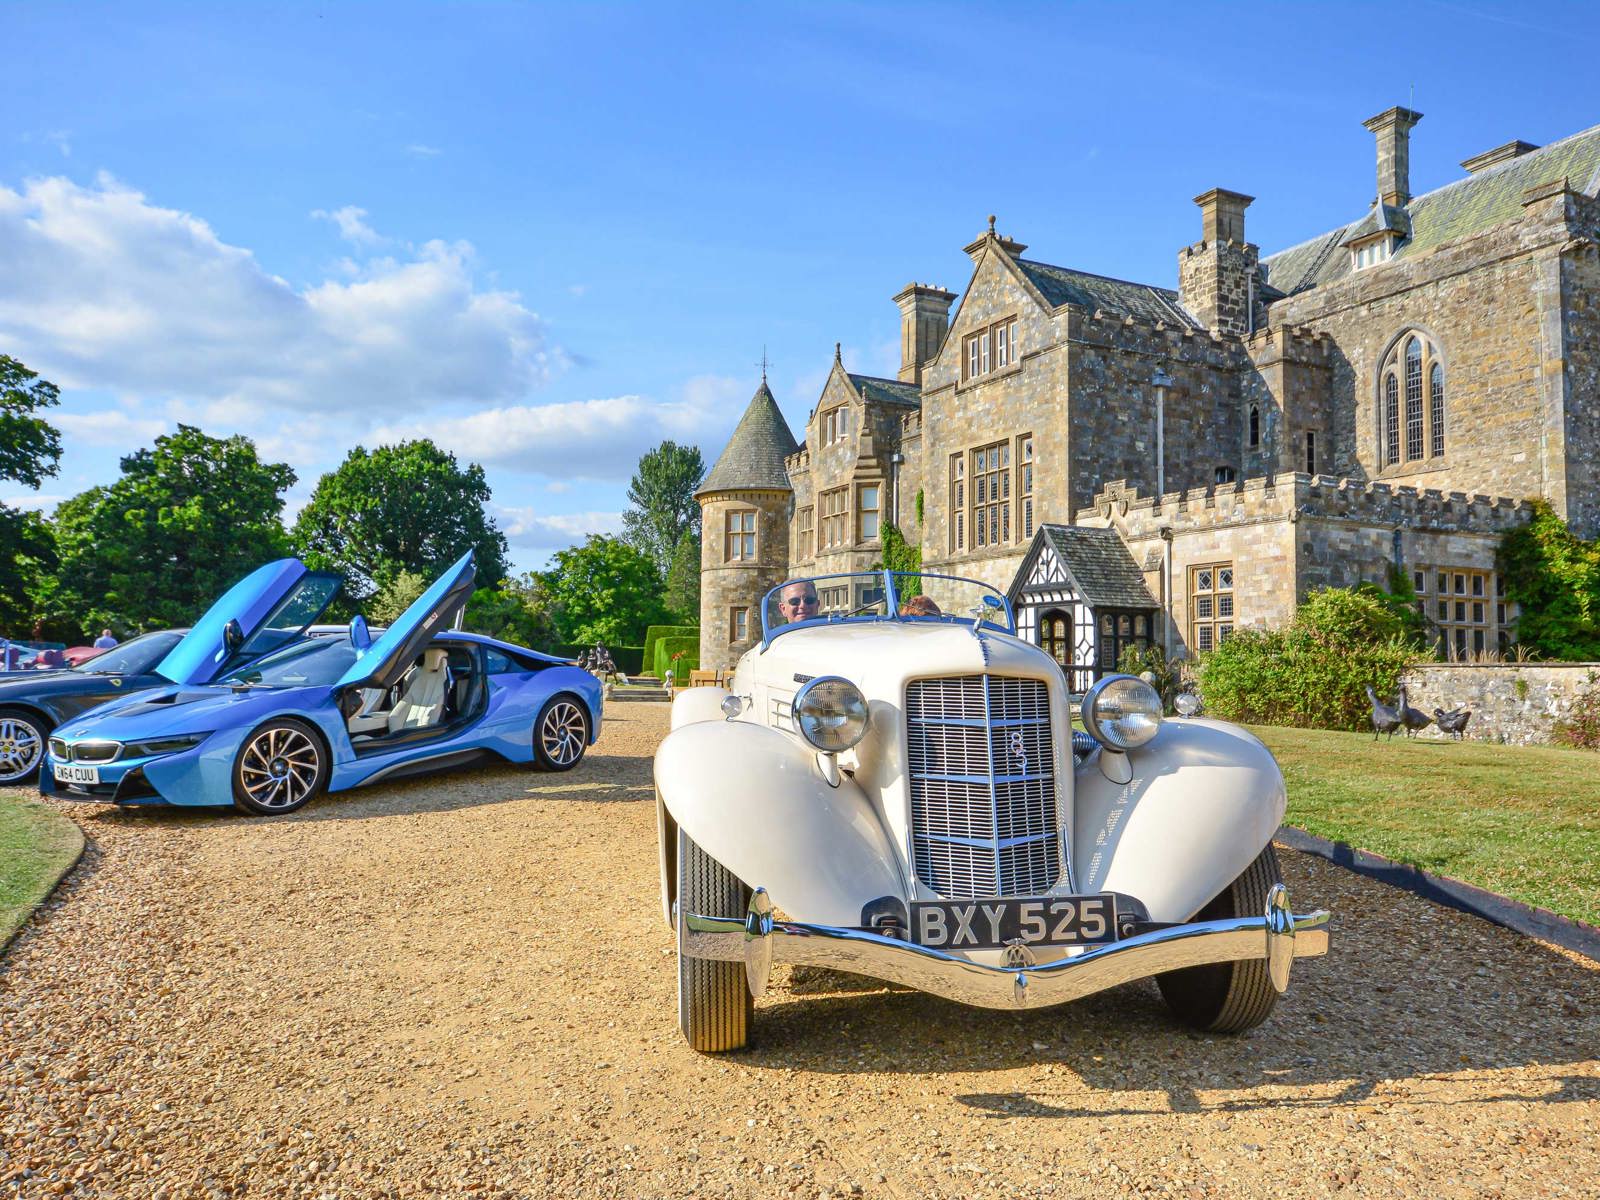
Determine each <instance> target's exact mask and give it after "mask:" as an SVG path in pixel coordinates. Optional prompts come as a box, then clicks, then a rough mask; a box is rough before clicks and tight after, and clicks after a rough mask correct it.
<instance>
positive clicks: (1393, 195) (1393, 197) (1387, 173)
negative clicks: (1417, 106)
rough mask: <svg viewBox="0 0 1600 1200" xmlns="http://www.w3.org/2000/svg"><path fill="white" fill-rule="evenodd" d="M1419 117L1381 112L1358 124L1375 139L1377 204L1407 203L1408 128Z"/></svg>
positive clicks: (1402, 111) (1393, 110)
mask: <svg viewBox="0 0 1600 1200" xmlns="http://www.w3.org/2000/svg"><path fill="white" fill-rule="evenodd" d="M1420 120H1422V114H1421V113H1419V112H1412V111H1411V110H1410V109H1409V108H1400V107H1399V106H1396V107H1394V108H1390V109H1385V110H1384V111H1383V112H1381V113H1379V114H1378V115H1377V116H1375V117H1368V118H1367V119H1366V120H1365V121H1363V122H1362V124H1363V125H1365V126H1366V127H1367V128H1368V129H1370V130H1372V132H1373V133H1375V134H1376V135H1377V137H1378V201H1379V202H1380V203H1382V204H1387V205H1390V206H1392V207H1395V208H1404V207H1405V206H1406V205H1407V204H1409V203H1411V127H1412V126H1413V125H1415V124H1416V123H1417V122H1418V121H1420Z"/></svg>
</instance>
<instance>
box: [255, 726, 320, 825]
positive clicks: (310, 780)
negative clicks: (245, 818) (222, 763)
mask: <svg viewBox="0 0 1600 1200" xmlns="http://www.w3.org/2000/svg"><path fill="white" fill-rule="evenodd" d="M321 769H322V756H321V754H320V753H319V751H318V749H317V744H316V743H315V742H314V741H312V740H311V738H310V737H309V736H307V735H306V734H304V733H301V732H300V731H299V730H298V729H284V728H281V727H280V728H276V729H264V730H262V731H261V732H260V733H258V734H257V735H256V736H255V737H254V738H252V739H251V740H250V744H249V745H248V746H246V747H245V750H244V755H243V757H242V758H241V759H240V760H239V783H240V785H241V786H242V787H243V788H244V791H245V795H246V796H248V797H249V798H250V801H251V803H253V804H254V805H256V807H257V808H260V809H262V810H269V811H270V810H274V809H288V808H296V807H298V806H299V805H301V804H303V803H305V801H306V800H307V799H309V798H310V796H311V793H312V790H313V789H314V788H315V787H316V786H317V775H318V774H319V772H320V771H321Z"/></svg>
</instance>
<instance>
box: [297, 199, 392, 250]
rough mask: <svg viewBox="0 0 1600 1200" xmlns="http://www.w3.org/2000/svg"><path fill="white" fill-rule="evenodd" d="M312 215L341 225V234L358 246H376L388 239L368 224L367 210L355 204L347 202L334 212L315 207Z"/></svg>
mask: <svg viewBox="0 0 1600 1200" xmlns="http://www.w3.org/2000/svg"><path fill="white" fill-rule="evenodd" d="M311 215H312V217H314V218H315V219H317V220H320V221H332V222H333V223H334V224H335V225H337V226H338V227H339V236H340V237H342V238H343V239H344V240H345V241H347V242H354V243H355V244H356V245H357V246H376V245H379V244H381V243H382V242H384V241H386V240H387V239H386V238H384V237H383V236H382V235H381V234H379V233H378V231H377V230H375V229H373V228H372V226H371V225H368V224H367V210H366V209H364V208H357V207H356V206H355V205H354V204H346V205H345V206H344V207H343V208H336V209H334V210H333V211H332V212H329V211H328V210H327V209H325V208H318V209H314V210H313V211H312V213H311ZM345 261H346V262H348V261H349V260H348V259H347V260H345Z"/></svg>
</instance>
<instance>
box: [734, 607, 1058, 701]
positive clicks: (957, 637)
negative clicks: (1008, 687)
mask: <svg viewBox="0 0 1600 1200" xmlns="http://www.w3.org/2000/svg"><path fill="white" fill-rule="evenodd" d="M738 671H739V678H740V684H741V685H743V683H744V681H745V679H746V678H748V679H749V680H750V681H751V682H761V683H768V684H774V685H778V686H787V687H788V688H795V687H798V686H799V685H800V683H802V682H804V681H805V680H807V679H810V678H814V677H816V676H818V675H842V676H844V677H845V678H846V679H848V680H850V681H851V682H853V683H855V684H856V685H857V686H858V687H860V688H861V689H862V691H863V692H865V693H866V694H867V695H868V696H869V697H881V698H884V699H890V700H893V701H894V702H896V703H898V702H899V698H900V695H901V693H902V691H903V689H904V682H905V680H907V679H916V678H921V677H924V676H934V675H982V674H986V673H987V674H997V675H1031V676H1035V677H1041V678H1048V677H1050V676H1051V675H1053V674H1056V675H1059V674H1060V668H1058V667H1057V666H1056V664H1055V660H1053V659H1052V658H1051V657H1050V656H1049V655H1047V654H1046V653H1045V652H1044V651H1043V650H1040V649H1039V648H1038V647H1037V646H1034V645H1032V644H1030V643H1028V642H1024V641H1022V640H1021V639H1019V638H1016V637H1013V636H1012V635H1011V634H1009V633H1005V632H1003V631H1001V630H998V629H988V628H984V629H980V630H979V631H978V632H976V633H974V630H973V627H972V625H971V624H965V623H963V624H957V623H954V622H951V623H944V622H936V621H867V622H840V623H839V624H836V625H808V626H806V627H805V628H803V629H796V630H794V631H793V632H792V633H783V634H780V635H779V636H777V637H775V638H773V639H772V641H771V642H770V643H769V644H768V645H767V648H766V649H765V650H763V649H761V647H760V646H759V645H758V646H757V647H755V648H754V649H752V650H751V651H749V652H748V653H747V654H746V655H745V656H744V658H742V659H741V660H740V662H739V667H738ZM747 672H748V675H747V674H746V673H747Z"/></svg>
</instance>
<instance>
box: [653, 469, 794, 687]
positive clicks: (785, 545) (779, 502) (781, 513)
mask: <svg viewBox="0 0 1600 1200" xmlns="http://www.w3.org/2000/svg"><path fill="white" fill-rule="evenodd" d="M792 499H793V497H792V495H791V493H789V492H787V491H782V492H780V491H761V492H755V491H751V492H717V493H713V494H711V495H703V496H701V497H700V515H701V537H700V666H701V667H702V668H704V669H705V670H708V671H711V670H722V669H724V668H727V667H731V666H733V664H734V663H736V662H738V661H739V656H740V655H742V654H743V653H744V652H745V651H746V650H748V649H750V647H751V646H753V645H755V644H756V643H757V642H759V641H760V640H761V613H760V608H759V606H760V603H761V597H762V596H764V595H765V594H766V592H767V589H768V588H772V587H776V586H777V585H778V584H780V583H782V582H783V580H784V578H785V576H786V575H787V574H788V562H789V507H790V504H791V501H792ZM749 510H754V511H755V513H756V557H755V560H754V561H751V562H729V561H728V559H727V537H726V532H727V518H728V514H729V513H730V512H737V511H749ZM736 607H737V608H747V609H748V610H749V619H748V624H747V626H746V629H745V636H744V637H743V638H735V637H734V636H733V629H732V626H731V621H732V616H733V609H734V608H736ZM647 669H648V667H647Z"/></svg>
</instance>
